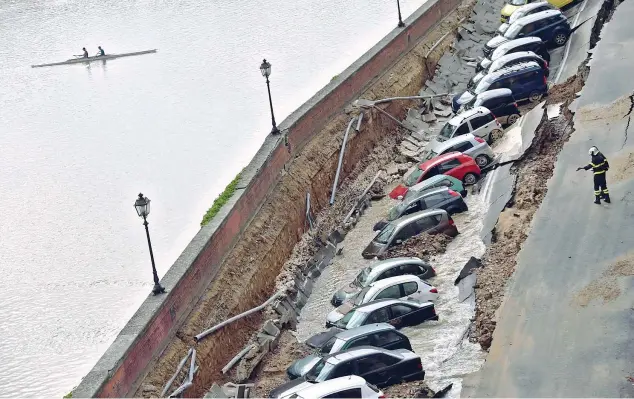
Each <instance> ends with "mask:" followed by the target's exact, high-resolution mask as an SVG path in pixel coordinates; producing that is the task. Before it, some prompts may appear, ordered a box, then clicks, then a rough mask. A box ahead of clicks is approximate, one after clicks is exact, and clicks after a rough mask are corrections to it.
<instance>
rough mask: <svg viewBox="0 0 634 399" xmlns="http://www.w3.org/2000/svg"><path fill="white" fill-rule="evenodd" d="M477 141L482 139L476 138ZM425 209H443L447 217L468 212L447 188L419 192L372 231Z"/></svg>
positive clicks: (403, 202)
mask: <svg viewBox="0 0 634 399" xmlns="http://www.w3.org/2000/svg"><path fill="white" fill-rule="evenodd" d="M461 137H462V136H461ZM478 140H482V139H481V138H479V137H478ZM482 141H484V140H482ZM426 209H444V210H446V211H447V213H448V214H449V215H453V214H456V213H461V212H466V211H468V210H469V208H468V207H467V204H466V203H465V202H464V200H463V199H462V196H460V194H458V193H457V192H455V191H454V190H452V189H450V188H447V187H439V188H433V189H431V190H427V191H422V192H419V193H418V195H416V196H411V197H410V198H409V199H407V200H405V199H404V200H403V201H402V202H400V203H398V204H397V205H395V206H393V207H392V208H391V209H390V210H389V211H388V213H387V217H386V218H385V219H382V220H379V221H378V222H376V223H375V224H374V228H373V230H374V231H378V230H381V229H382V228H383V227H385V225H386V224H388V223H389V222H391V221H394V220H396V219H398V218H401V217H403V216H405V215H409V214H412V213H416V212H420V211H424V210H426Z"/></svg>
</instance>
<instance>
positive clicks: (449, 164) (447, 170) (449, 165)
mask: <svg viewBox="0 0 634 399" xmlns="http://www.w3.org/2000/svg"><path fill="white" fill-rule="evenodd" d="M460 165H461V164H460V161H458V160H457V159H456V158H452V159H449V160H447V161H445V162H443V163H441V164H440V165H438V170H439V171H440V173H442V174H443V175H450V176H453V177H456V176H455V175H454V174H453V173H451V172H452V171H453V169H454V168H457V167H459V166H460ZM456 178H457V179H458V180H462V176H461V177H460V178H458V177H456Z"/></svg>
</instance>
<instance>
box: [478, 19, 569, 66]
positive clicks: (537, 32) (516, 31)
mask: <svg viewBox="0 0 634 399" xmlns="http://www.w3.org/2000/svg"><path fill="white" fill-rule="evenodd" d="M570 33H571V28H570V24H569V23H568V19H567V18H566V16H565V15H564V14H562V13H561V11H559V10H547V11H541V12H538V13H535V14H531V15H527V16H525V17H522V18H519V19H518V20H517V21H515V22H513V23H512V24H511V26H509V28H508V29H507V30H506V32H504V36H495V37H494V38H492V39H491V40H489V41H488V42H487V43H486V44H485V46H484V56H485V57H488V56H489V55H491V53H492V52H493V50H495V49H496V48H497V47H499V46H500V45H502V44H503V43H506V42H508V41H510V40H515V39H521V38H523V37H529V36H533V37H539V38H540V39H542V41H543V42H544V43H547V44H549V45H554V46H556V47H560V46H563V45H564V44H566V42H567V41H568V37H569V36H570Z"/></svg>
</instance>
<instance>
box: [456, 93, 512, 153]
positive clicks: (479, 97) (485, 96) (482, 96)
mask: <svg viewBox="0 0 634 399" xmlns="http://www.w3.org/2000/svg"><path fill="white" fill-rule="evenodd" d="M512 95H513V91H512V90H511V89H506V88H502V89H493V90H487V91H483V92H482V93H480V94H478V95H477V96H476V99H477V100H481V101H486V100H490V99H492V98H495V97H502V96H512ZM469 134H471V135H472V136H473V134H472V133H469ZM463 136H466V134H463V135H462V136H458V137H453V138H451V139H450V140H453V139H455V138H460V137H463ZM447 141H449V140H447ZM447 141H445V143H446V142H447Z"/></svg>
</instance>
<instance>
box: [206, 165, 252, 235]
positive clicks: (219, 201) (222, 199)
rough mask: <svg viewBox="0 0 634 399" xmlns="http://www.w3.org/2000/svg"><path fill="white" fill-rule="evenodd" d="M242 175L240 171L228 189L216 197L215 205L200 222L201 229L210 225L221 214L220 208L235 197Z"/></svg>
mask: <svg viewBox="0 0 634 399" xmlns="http://www.w3.org/2000/svg"><path fill="white" fill-rule="evenodd" d="M243 170H244V169H243ZM241 175H242V171H240V173H238V174H237V175H236V177H234V178H233V180H231V183H229V184H228V185H227V187H225V189H224V190H223V191H222V192H221V193H220V194H219V195H218V197H216V199H215V200H214V203H213V204H211V208H209V209H208V210H207V212H206V213H205V216H203V220H202V221H201V222H200V227H204V226H205V225H206V224H207V223H209V222H210V221H211V219H213V218H214V216H216V215H217V214H218V212H220V208H222V206H223V205H224V204H226V203H227V201H229V199H230V198H231V196H233V193H235V192H236V189H237V188H238V181H239V180H240V176H241Z"/></svg>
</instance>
